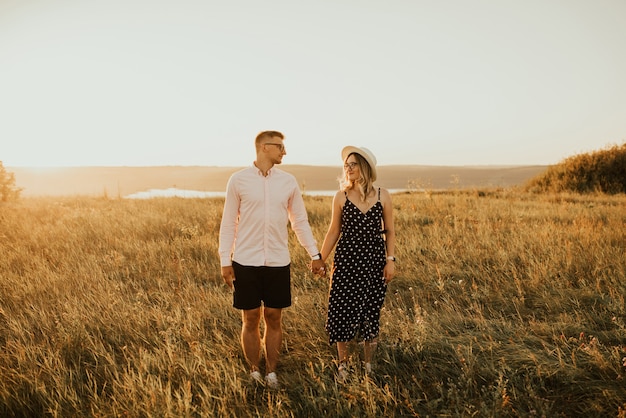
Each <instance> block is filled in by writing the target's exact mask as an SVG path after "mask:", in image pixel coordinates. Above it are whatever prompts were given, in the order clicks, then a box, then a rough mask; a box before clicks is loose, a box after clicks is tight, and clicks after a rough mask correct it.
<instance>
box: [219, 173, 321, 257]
mask: <svg viewBox="0 0 626 418" xmlns="http://www.w3.org/2000/svg"><path fill="white" fill-rule="evenodd" d="M288 223H291V228H292V229H293V230H294V232H295V233H296V237H297V238H298V241H299V242H300V244H301V245H302V246H303V247H304V248H305V249H306V251H307V252H308V253H309V255H311V256H313V255H315V254H317V253H318V252H319V251H318V249H317V244H316V241H315V238H314V237H313V233H312V231H311V227H310V226H309V221H308V216H307V213H306V208H305V206H304V201H303V199H302V195H301V193H300V189H299V187H298V183H297V181H296V178H295V177H294V176H293V175H291V174H289V173H287V172H285V171H282V170H280V169H277V168H276V167H272V169H270V171H269V172H268V175H267V177H265V176H263V173H262V172H261V170H259V169H258V168H257V167H256V166H251V167H249V168H245V169H243V170H241V171H238V172H236V173H234V174H233V175H232V176H231V178H230V179H229V180H228V185H227V186H226V202H225V204H224V212H223V214H222V222H221V225H220V242H219V255H220V263H221V265H222V267H224V266H230V265H231V264H232V262H231V260H233V261H236V262H237V263H239V264H242V265H245V266H268V267H281V266H286V265H288V264H289V263H290V256H289V247H288V243H289V233H288V230H287V225H288Z"/></svg>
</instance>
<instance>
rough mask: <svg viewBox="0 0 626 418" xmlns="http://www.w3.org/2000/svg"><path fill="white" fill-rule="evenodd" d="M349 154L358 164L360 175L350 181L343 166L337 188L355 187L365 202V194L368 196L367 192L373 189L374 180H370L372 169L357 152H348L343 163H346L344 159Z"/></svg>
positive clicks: (349, 188)
mask: <svg viewBox="0 0 626 418" xmlns="http://www.w3.org/2000/svg"><path fill="white" fill-rule="evenodd" d="M350 155H354V158H356V163H357V165H358V166H359V173H360V174H361V175H360V176H359V178H358V179H356V180H354V181H352V180H350V178H349V177H348V172H347V171H346V170H345V168H344V171H343V177H341V178H340V179H339V190H342V191H344V192H345V191H347V190H351V189H356V190H358V191H359V195H360V197H361V202H365V200H366V198H367V196H369V194H370V193H371V192H372V190H373V189H374V182H373V181H372V169H371V167H370V165H369V164H368V162H367V161H366V160H365V158H363V157H362V156H361V155H360V154H357V153H356V152H353V153H352V154H349V155H348V156H347V157H346V159H345V161H344V162H343V163H344V164H346V161H348V158H350Z"/></svg>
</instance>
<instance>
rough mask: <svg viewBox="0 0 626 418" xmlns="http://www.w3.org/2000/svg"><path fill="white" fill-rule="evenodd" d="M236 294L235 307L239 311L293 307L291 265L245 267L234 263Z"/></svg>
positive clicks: (234, 295) (234, 297) (234, 296)
mask: <svg viewBox="0 0 626 418" xmlns="http://www.w3.org/2000/svg"><path fill="white" fill-rule="evenodd" d="M233 270H234V272H235V281H234V282H233V285H234V287H235V293H234V294H233V306H234V307H235V308H237V309H245V310H248V309H256V308H258V307H260V306H261V304H263V305H265V306H266V307H268V308H278V309H281V308H286V307H288V306H291V271H290V265H286V266H284V267H265V266H260V267H257V266H243V265H241V264H239V263H235V262H233Z"/></svg>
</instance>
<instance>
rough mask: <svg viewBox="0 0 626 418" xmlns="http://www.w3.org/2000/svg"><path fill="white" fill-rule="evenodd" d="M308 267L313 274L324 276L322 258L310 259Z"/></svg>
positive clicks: (324, 270) (324, 266)
mask: <svg viewBox="0 0 626 418" xmlns="http://www.w3.org/2000/svg"><path fill="white" fill-rule="evenodd" d="M309 268H310V269H311V272H312V273H313V274H316V275H318V276H322V277H324V276H326V263H324V260H322V259H319V260H312V261H311V265H310V266H309Z"/></svg>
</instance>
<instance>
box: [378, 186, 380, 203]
mask: <svg viewBox="0 0 626 418" xmlns="http://www.w3.org/2000/svg"><path fill="white" fill-rule="evenodd" d="M378 201H379V202H380V187H379V188H378Z"/></svg>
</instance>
